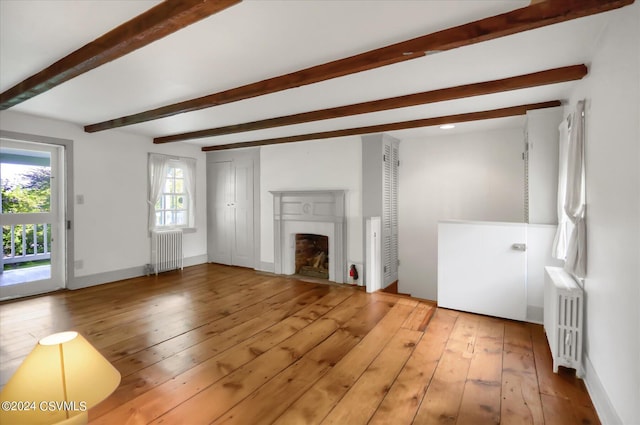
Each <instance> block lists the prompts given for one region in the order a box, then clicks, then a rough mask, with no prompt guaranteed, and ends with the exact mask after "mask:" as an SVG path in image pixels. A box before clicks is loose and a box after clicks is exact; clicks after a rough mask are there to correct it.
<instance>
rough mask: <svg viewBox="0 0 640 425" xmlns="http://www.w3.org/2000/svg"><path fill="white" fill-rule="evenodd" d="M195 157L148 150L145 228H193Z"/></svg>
mask: <svg viewBox="0 0 640 425" xmlns="http://www.w3.org/2000/svg"><path fill="white" fill-rule="evenodd" d="M194 189H195V160H194V159H192V158H175V157H170V156H166V155H160V154H149V199H148V203H149V207H150V208H149V230H157V229H163V228H176V227H178V228H193V227H195V222H194V221H195V220H194V206H195V202H194V195H195V190H194Z"/></svg>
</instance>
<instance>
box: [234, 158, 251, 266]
mask: <svg viewBox="0 0 640 425" xmlns="http://www.w3.org/2000/svg"><path fill="white" fill-rule="evenodd" d="M233 165H234V166H233V168H234V170H233V171H234V173H233V196H234V198H233V202H232V205H231V214H232V216H233V231H234V236H233V242H232V252H231V257H232V258H231V262H232V264H233V265H234V266H242V267H253V266H254V262H253V243H254V238H253V161H251V160H234V161H233Z"/></svg>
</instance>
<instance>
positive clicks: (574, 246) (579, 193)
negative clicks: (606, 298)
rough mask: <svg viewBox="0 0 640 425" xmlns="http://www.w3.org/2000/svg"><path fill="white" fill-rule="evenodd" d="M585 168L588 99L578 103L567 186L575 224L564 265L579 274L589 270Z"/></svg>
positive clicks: (567, 204) (567, 202) (566, 207)
mask: <svg viewBox="0 0 640 425" xmlns="http://www.w3.org/2000/svg"><path fill="white" fill-rule="evenodd" d="M585 206H586V189H585V169H584V100H581V101H580V102H578V104H577V106H576V112H575V115H574V117H573V122H572V125H571V131H570V138H569V148H568V150H567V185H566V193H565V200H564V211H565V213H566V214H567V216H568V217H569V219H570V220H571V222H572V223H573V225H574V228H573V231H572V232H571V237H570V238H569V244H568V247H567V256H566V260H565V265H564V268H565V270H567V271H568V272H570V273H572V274H574V275H575V276H577V277H580V278H583V277H585V275H586V272H587V231H586V225H585Z"/></svg>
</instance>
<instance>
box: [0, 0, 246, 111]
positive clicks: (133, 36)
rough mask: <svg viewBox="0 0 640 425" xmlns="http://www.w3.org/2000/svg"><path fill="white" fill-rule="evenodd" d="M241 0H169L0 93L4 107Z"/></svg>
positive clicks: (30, 96)
mask: <svg viewBox="0 0 640 425" xmlns="http://www.w3.org/2000/svg"><path fill="white" fill-rule="evenodd" d="M240 1H241V0H166V1H164V2H162V3H160V4H158V5H157V6H155V7H153V8H151V9H149V10H147V11H146V12H144V13H142V14H140V15H138V16H136V17H135V18H133V19H131V20H130V21H128V22H125V23H124V24H122V25H120V26H118V27H117V28H115V29H113V30H111V31H109V32H108V33H106V34H104V35H102V36H101V37H99V38H97V39H95V40H94V41H92V42H90V43H89V44H85V45H84V46H82V47H81V48H79V49H78V50H76V51H74V52H73V53H70V54H69V55H67V56H65V57H64V58H62V59H60V60H59V61H57V62H55V63H54V64H52V65H50V66H49V67H47V68H45V69H43V70H42V71H40V72H38V73H37V74H34V75H32V76H30V77H29V78H27V79H26V80H24V81H21V82H20V83H18V84H16V85H15V86H13V87H11V88H10V89H8V90H6V91H5V92H3V93H2V94H0V110H5V109H8V108H11V107H12V106H15V105H17V104H19V103H21V102H24V101H25V100H29V99H31V98H32V97H34V96H37V95H39V94H41V93H44V92H46V91H47V90H50V89H52V88H54V87H56V86H57V85H59V84H62V83H64V82H66V81H69V80H70V79H72V78H74V77H77V76H78V75H81V74H84V73H85V72H88V71H91V70H92V69H94V68H97V67H99V66H100V65H104V64H105V63H107V62H111V61H113V60H115V59H118V58H120V57H122V56H124V55H126V54H128V53H131V52H133V51H134V50H137V49H139V48H141V47H143V46H146V45H147V44H150V43H153V42H154V41H156V40H159V39H161V38H163V37H165V36H167V35H169V34H171V33H174V32H176V31H178V30H180V29H182V28H184V27H186V26H188V25H191V24H193V23H194V22H197V21H199V20H201V19H204V18H206V17H208V16H210V15H213V14H214V13H217V12H220V11H221V10H223V9H226V8H228V7H230V6H233V5H234V4H237V3H239V2H240Z"/></svg>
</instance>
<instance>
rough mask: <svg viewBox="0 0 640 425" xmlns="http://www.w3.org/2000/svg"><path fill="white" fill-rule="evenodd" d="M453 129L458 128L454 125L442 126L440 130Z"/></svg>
mask: <svg viewBox="0 0 640 425" xmlns="http://www.w3.org/2000/svg"><path fill="white" fill-rule="evenodd" d="M452 128H456V126H455V125H453V124H445V125H441V126H440V130H451V129H452Z"/></svg>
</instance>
